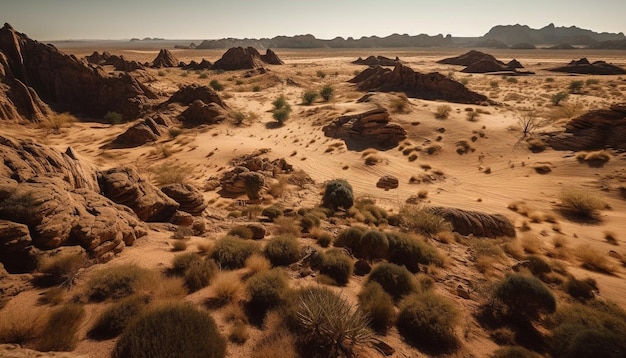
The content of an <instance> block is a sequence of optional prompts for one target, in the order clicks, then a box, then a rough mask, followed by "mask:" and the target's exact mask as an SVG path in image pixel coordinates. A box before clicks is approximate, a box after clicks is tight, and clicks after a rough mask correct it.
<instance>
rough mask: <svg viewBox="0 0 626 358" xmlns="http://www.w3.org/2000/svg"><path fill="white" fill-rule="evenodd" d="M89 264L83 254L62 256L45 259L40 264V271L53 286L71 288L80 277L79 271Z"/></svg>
mask: <svg viewBox="0 0 626 358" xmlns="http://www.w3.org/2000/svg"><path fill="white" fill-rule="evenodd" d="M86 263H87V258H86V257H85V254H83V253H82V252H78V253H69V254H61V255H59V256H55V257H50V258H47V259H44V260H42V261H41V263H40V264H39V271H40V272H41V273H43V274H44V275H45V276H46V281H48V282H49V283H51V284H53V285H61V286H63V287H71V286H73V285H74V281H75V280H76V277H77V275H78V270H80V269H81V268H83V267H84V266H85V264H86Z"/></svg>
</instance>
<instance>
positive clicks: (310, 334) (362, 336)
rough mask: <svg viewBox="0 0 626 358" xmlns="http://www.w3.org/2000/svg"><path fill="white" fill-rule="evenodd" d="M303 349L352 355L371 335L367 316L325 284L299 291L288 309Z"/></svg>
mask: <svg viewBox="0 0 626 358" xmlns="http://www.w3.org/2000/svg"><path fill="white" fill-rule="evenodd" d="M286 315H287V316H288V317H290V318H291V322H292V324H293V325H294V326H295V330H296V332H297V333H298V335H297V337H298V343H299V346H300V347H301V349H302V351H304V352H307V351H308V352H309V354H310V352H311V350H314V351H315V352H316V356H320V357H322V356H324V357H339V356H348V357H350V356H353V353H354V348H356V347H358V346H360V345H363V344H366V343H368V342H369V341H370V339H371V337H372V332H371V331H370V330H369V328H368V319H367V317H366V316H365V315H364V314H363V312H362V311H361V310H359V309H357V308H355V307H354V306H353V305H352V304H350V303H349V302H348V301H347V300H346V299H345V298H343V297H341V296H339V295H337V294H336V293H334V292H333V291H331V290H330V289H328V288H325V287H310V288H304V289H301V290H299V291H297V292H296V293H295V294H294V295H293V297H292V299H291V305H290V307H289V310H288V312H287V313H286Z"/></svg>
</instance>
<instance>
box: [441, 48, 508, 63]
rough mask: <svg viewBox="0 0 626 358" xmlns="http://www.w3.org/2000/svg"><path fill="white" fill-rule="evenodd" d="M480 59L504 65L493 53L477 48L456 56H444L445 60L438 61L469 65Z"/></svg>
mask: <svg viewBox="0 0 626 358" xmlns="http://www.w3.org/2000/svg"><path fill="white" fill-rule="evenodd" d="M479 61H493V62H496V63H498V64H500V65H504V63H503V62H502V61H499V60H498V59H496V58H495V57H494V56H493V55H490V54H487V53H484V52H480V51H476V50H471V51H469V52H466V53H464V54H462V55H459V56H456V57H449V58H444V59H443V60H439V61H437V63H442V64H445V65H458V66H469V65H471V64H474V63H476V62H479Z"/></svg>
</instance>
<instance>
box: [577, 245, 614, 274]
mask: <svg viewBox="0 0 626 358" xmlns="http://www.w3.org/2000/svg"><path fill="white" fill-rule="evenodd" d="M575 255H576V257H577V258H578V259H579V260H580V261H581V263H582V266H583V267H584V268H586V269H588V270H592V271H598V272H604V273H608V274H611V273H613V272H615V270H616V267H615V265H613V264H612V263H611V262H610V261H609V259H608V258H607V256H606V255H604V254H603V253H601V252H599V251H598V250H596V249H593V248H591V246H589V245H581V246H579V247H577V248H576V251H575Z"/></svg>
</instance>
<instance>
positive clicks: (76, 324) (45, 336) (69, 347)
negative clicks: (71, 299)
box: [35, 303, 85, 352]
mask: <svg viewBox="0 0 626 358" xmlns="http://www.w3.org/2000/svg"><path fill="white" fill-rule="evenodd" d="M84 317H85V308H84V307H83V306H82V305H80V304H76V303H71V304H67V305H64V306H60V307H58V308H56V309H54V310H53V311H52V312H50V314H49V316H48V321H47V322H46V324H45V325H44V328H43V331H42V334H41V337H40V338H39V340H37V343H36V345H35V346H36V348H37V350H39V351H42V352H48V351H73V350H74V349H75V348H76V345H77V344H78V329H79V328H80V325H81V323H82V321H83V318H84Z"/></svg>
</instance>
